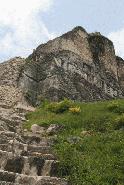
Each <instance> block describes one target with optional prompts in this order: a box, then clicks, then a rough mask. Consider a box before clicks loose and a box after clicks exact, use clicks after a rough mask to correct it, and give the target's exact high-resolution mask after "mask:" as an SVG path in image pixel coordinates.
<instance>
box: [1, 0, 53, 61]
mask: <svg viewBox="0 0 124 185" xmlns="http://www.w3.org/2000/svg"><path fill="white" fill-rule="evenodd" d="M53 1H54V0H0V61H1V60H3V59H6V58H9V57H14V56H27V55H28V54H30V53H31V52H32V49H33V48H35V47H36V46H38V44H41V42H44V41H46V40H48V39H52V38H53V37H54V36H55V35H54V34H53V33H49V31H48V29H47V27H46V26H45V24H44V22H43V20H42V17H41V16H38V15H39V13H40V15H41V13H44V12H45V11H48V10H49V9H50V7H51V6H52V4H53Z"/></svg>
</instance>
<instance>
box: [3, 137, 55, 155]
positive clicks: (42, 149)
mask: <svg viewBox="0 0 124 185" xmlns="http://www.w3.org/2000/svg"><path fill="white" fill-rule="evenodd" d="M50 148H51V147H50V146H49V145H46V144H45V143H42V145H40V146H37V145H28V144H23V143H20V142H17V141H15V140H10V141H9V143H5V144H0V150H3V151H8V152H14V153H17V155H19V154H20V155H21V153H22V152H27V153H28V152H29V153H30V152H31V153H32V152H37V153H41V154H48V153H51V149H50Z"/></svg>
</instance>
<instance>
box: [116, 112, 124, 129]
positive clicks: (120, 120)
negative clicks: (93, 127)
mask: <svg viewBox="0 0 124 185" xmlns="http://www.w3.org/2000/svg"><path fill="white" fill-rule="evenodd" d="M115 129H117V130H118V129H124V114H122V115H121V116H118V117H117V118H116V119H115Z"/></svg>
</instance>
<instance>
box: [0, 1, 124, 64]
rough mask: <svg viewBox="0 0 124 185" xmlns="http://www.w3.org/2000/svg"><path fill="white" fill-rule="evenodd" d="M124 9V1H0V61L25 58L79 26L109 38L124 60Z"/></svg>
mask: <svg viewBox="0 0 124 185" xmlns="http://www.w3.org/2000/svg"><path fill="white" fill-rule="evenodd" d="M123 9H124V0H102V1H100V0H4V1H3V0H0V61H3V60H7V59H9V58H11V57H14V56H24V57H26V56H28V55H29V54H30V53H31V52H32V50H33V49H34V48H36V47H37V46H38V45H39V44H41V43H44V42H46V41H47V40H49V39H53V38H54V37H56V36H58V35H61V34H62V33H64V32H67V31H69V30H71V29H72V28H73V27H75V26H78V25H80V26H82V27H84V28H85V29H86V30H87V31H88V32H94V31H100V32H101V33H102V34H103V35H105V36H107V37H109V38H110V39H111V40H112V41H113V42H114V45H115V49H116V53H117V54H118V55H120V56H122V57H124V11H123Z"/></svg>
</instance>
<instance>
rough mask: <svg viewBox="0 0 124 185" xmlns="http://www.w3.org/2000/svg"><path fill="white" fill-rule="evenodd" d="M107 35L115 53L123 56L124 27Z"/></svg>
mask: <svg viewBox="0 0 124 185" xmlns="http://www.w3.org/2000/svg"><path fill="white" fill-rule="evenodd" d="M108 37H109V39H110V40H112V41H113V43H114V46H115V51H116V54H117V55H118V56H120V57H122V58H124V28H122V29H121V30H118V31H116V32H112V33H110V34H109V35H108Z"/></svg>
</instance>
